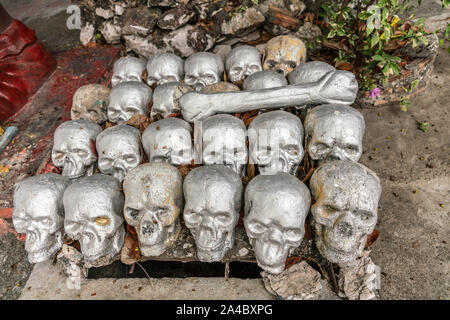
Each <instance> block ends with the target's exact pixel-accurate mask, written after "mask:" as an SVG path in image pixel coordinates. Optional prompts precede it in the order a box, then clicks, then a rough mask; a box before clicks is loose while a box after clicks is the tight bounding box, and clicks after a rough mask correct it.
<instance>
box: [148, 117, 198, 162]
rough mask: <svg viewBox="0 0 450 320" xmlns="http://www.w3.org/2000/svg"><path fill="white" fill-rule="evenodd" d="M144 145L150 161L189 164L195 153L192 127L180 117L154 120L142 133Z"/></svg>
mask: <svg viewBox="0 0 450 320" xmlns="http://www.w3.org/2000/svg"><path fill="white" fill-rule="evenodd" d="M142 146H143V147H144V151H145V154H146V155H147V158H148V161H149V162H166V163H170V164H172V165H174V166H179V165H180V164H189V163H191V161H192V159H193V155H194V150H193V146H192V127H191V126H190V125H189V123H187V122H186V121H184V120H182V119H179V118H166V119H162V120H159V121H156V122H153V123H152V124H151V125H149V126H148V127H147V128H146V129H145V131H144V133H143V134H142Z"/></svg>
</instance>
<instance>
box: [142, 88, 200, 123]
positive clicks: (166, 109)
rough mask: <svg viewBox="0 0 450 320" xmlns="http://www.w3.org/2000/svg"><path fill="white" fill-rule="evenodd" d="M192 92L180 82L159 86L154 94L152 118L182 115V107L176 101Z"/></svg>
mask: <svg viewBox="0 0 450 320" xmlns="http://www.w3.org/2000/svg"><path fill="white" fill-rule="evenodd" d="M190 90H191V89H190V88H189V87H188V86H187V85H185V84H184V83H180V82H168V83H164V84H162V85H159V86H157V87H156V88H155V91H154V92H153V104H152V109H151V113H150V114H151V117H152V118H153V119H155V118H156V117H157V116H160V117H162V118H166V117H167V116H168V115H171V114H180V113H181V110H180V107H179V106H178V104H177V103H175V101H176V100H178V99H179V98H180V97H181V96H182V95H183V94H185V93H186V92H189V91H190Z"/></svg>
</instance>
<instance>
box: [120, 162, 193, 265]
mask: <svg viewBox="0 0 450 320" xmlns="http://www.w3.org/2000/svg"><path fill="white" fill-rule="evenodd" d="M123 190H124V192H125V208H124V215H125V220H126V221H127V223H128V224H129V225H131V226H133V227H134V228H135V229H136V232H137V235H138V239H139V250H140V251H141V253H142V255H143V256H145V257H152V256H159V255H161V254H163V253H164V251H166V249H167V248H168V247H170V246H171V245H172V244H173V243H174V242H175V240H176V239H177V237H178V234H179V232H180V230H181V225H180V213H181V211H182V210H183V205H184V199H183V178H182V177H181V174H180V172H179V171H178V170H177V169H176V168H175V167H173V166H171V165H169V164H166V163H144V164H141V165H139V166H138V167H136V168H135V169H133V170H131V171H130V172H129V173H128V174H127V176H126V177H125V180H124V182H123Z"/></svg>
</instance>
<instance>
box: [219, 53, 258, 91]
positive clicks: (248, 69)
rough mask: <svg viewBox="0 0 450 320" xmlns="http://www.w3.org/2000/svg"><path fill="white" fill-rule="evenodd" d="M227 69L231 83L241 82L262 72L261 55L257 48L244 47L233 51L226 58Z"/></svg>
mask: <svg viewBox="0 0 450 320" xmlns="http://www.w3.org/2000/svg"><path fill="white" fill-rule="evenodd" d="M225 69H226V70H227V75H228V80H229V81H230V82H233V83H235V82H240V81H243V80H245V78H246V77H248V76H250V75H252V74H254V73H255V72H258V71H261V70H262V65H261V53H260V52H259V50H258V49H256V48H255V47H252V46H249V45H242V46H239V47H236V48H234V49H233V50H231V51H230V52H229V53H228V55H227V57H226V58H225Z"/></svg>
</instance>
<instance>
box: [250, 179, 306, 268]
mask: <svg viewBox="0 0 450 320" xmlns="http://www.w3.org/2000/svg"><path fill="white" fill-rule="evenodd" d="M310 205H311V195H310V193H309V190H308V188H307V187H306V186H305V184H304V183H303V182H301V181H300V180H299V179H297V178H296V177H294V176H291V175H289V174H287V173H277V174H275V175H270V176H261V175H260V176H256V177H255V178H254V179H253V180H252V181H250V183H249V184H248V186H247V189H246V190H245V218H244V226H245V230H246V232H247V236H248V238H249V239H250V244H251V245H252V247H253V250H254V251H255V255H256V260H257V262H258V265H259V266H260V267H261V268H263V269H264V270H265V271H267V272H270V273H272V274H278V273H281V272H282V271H283V270H284V266H285V263H286V258H287V257H288V255H289V254H290V253H291V252H292V251H293V250H294V249H295V248H297V247H298V246H299V245H300V244H301V242H302V240H303V236H304V234H305V219H306V216H307V215H308V212H309V208H310Z"/></svg>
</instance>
